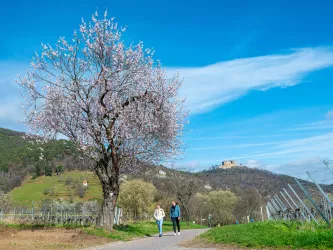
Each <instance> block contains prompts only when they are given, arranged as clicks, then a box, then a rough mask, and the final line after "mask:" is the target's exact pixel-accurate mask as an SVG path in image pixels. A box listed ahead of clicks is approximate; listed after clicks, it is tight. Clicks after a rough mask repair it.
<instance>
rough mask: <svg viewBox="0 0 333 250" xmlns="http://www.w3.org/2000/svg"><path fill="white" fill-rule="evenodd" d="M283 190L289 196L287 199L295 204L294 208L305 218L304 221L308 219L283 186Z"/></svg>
mask: <svg viewBox="0 0 333 250" xmlns="http://www.w3.org/2000/svg"><path fill="white" fill-rule="evenodd" d="M283 191H284V192H285V193H286V195H287V196H288V197H289V199H290V200H291V202H292V203H293V204H294V205H295V208H296V209H299V211H300V212H301V215H302V216H303V218H304V219H305V220H306V221H310V219H309V218H307V217H306V216H305V215H304V212H303V211H302V209H301V208H300V207H299V206H298V205H297V204H296V202H295V201H294V200H293V198H291V196H290V195H289V193H288V192H287V190H286V189H285V188H283Z"/></svg>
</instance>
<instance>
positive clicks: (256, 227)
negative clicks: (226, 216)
mask: <svg viewBox="0 0 333 250" xmlns="http://www.w3.org/2000/svg"><path fill="white" fill-rule="evenodd" d="M197 240H199V241H204V242H206V243H207V244H211V243H213V244H215V243H216V244H230V245H237V246H243V247H252V248H253V247H254V248H255V247H258V248H262V247H272V248H281V249H286V248H292V249H299V248H302V249H333V229H329V228H327V227H326V226H324V225H323V226H317V225H314V224H306V223H304V224H299V223H291V222H288V223H284V222H258V223H250V224H242V225H229V226H223V227H218V228H214V229H212V230H210V231H208V232H206V233H204V234H202V235H200V236H199V238H198V239H197Z"/></svg>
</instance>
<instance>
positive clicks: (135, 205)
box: [118, 180, 156, 219]
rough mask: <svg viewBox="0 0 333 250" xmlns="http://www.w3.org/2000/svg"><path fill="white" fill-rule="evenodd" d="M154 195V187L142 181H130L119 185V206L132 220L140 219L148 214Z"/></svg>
mask: <svg viewBox="0 0 333 250" xmlns="http://www.w3.org/2000/svg"><path fill="white" fill-rule="evenodd" d="M155 194H156V188H155V187H154V185H152V184H151V183H148V182H144V181H142V180H131V181H126V182H124V183H122V184H121V193H120V196H119V203H118V204H119V206H120V207H121V208H123V209H124V212H126V213H128V214H129V215H131V217H132V218H134V219H138V218H139V219H142V218H143V217H144V215H145V214H147V213H148V212H150V211H149V210H150V208H151V206H152V204H153V201H154V197H155Z"/></svg>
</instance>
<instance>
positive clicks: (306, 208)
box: [288, 184, 319, 225]
mask: <svg viewBox="0 0 333 250" xmlns="http://www.w3.org/2000/svg"><path fill="white" fill-rule="evenodd" d="M288 186H289V188H290V189H291V191H292V192H293V193H294V195H295V196H296V198H297V199H298V200H299V202H300V203H301V204H302V205H303V207H304V208H305V210H306V211H307V212H308V213H309V214H310V216H311V218H312V219H313V220H314V221H315V222H316V223H317V225H319V223H318V221H317V220H316V218H315V217H314V215H313V214H312V213H311V211H310V210H309V209H308V207H307V206H306V205H305V203H304V202H303V201H302V200H301V198H299V196H298V195H297V193H296V192H295V190H294V189H293V188H292V187H291V186H290V184H288Z"/></svg>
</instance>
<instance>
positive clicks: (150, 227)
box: [0, 221, 204, 241]
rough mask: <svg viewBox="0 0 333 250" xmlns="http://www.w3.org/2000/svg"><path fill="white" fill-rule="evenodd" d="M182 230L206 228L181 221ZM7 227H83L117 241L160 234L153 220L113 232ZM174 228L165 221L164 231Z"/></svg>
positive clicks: (47, 225)
mask: <svg viewBox="0 0 333 250" xmlns="http://www.w3.org/2000/svg"><path fill="white" fill-rule="evenodd" d="M180 226H181V230H186V229H200V228H204V227H202V226H201V225H197V224H192V223H191V224H190V225H189V226H186V223H185V222H181V223H180ZM6 228H9V229H14V230H32V231H34V230H43V229H52V228H59V229H81V230H82V231H83V232H84V233H86V234H89V235H94V236H99V237H104V238H108V239H111V240H115V241H129V240H132V239H135V238H141V237H151V236H153V235H155V234H158V230H157V225H156V223H155V222H153V221H141V222H132V223H128V224H126V225H118V226H115V227H114V230H113V231H112V232H107V231H106V230H104V229H102V228H97V227H85V226H77V225H70V224H69V225H55V224H4V223H0V231H1V230H4V229H6ZM172 230H173V227H172V222H170V221H165V222H164V223H163V232H171V231H172Z"/></svg>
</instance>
